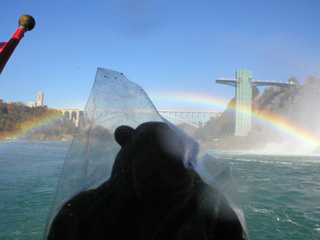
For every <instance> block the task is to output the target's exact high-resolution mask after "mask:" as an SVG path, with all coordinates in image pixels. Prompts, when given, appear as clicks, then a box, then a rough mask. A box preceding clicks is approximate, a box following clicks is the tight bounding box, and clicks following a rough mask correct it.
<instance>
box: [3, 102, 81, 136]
mask: <svg viewBox="0 0 320 240" xmlns="http://www.w3.org/2000/svg"><path fill="white" fill-rule="evenodd" d="M75 132H76V127H75V126H74V124H73V123H72V122H71V121H70V120H69V119H68V118H67V117H66V116H64V115H63V114H62V113H61V112H60V111H58V110H55V109H50V108H48V107H46V106H43V107H40V106H39V107H28V106H26V105H25V104H23V103H20V102H17V103H10V104H9V103H4V102H0V138H27V139H62V138H64V137H66V136H70V135H73V134H74V133H75Z"/></svg>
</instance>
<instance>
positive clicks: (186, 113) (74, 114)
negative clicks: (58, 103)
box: [56, 109, 223, 128]
mask: <svg viewBox="0 0 320 240" xmlns="http://www.w3.org/2000/svg"><path fill="white" fill-rule="evenodd" d="M56 110H58V111H60V112H61V113H62V114H63V115H65V116H66V117H67V118H68V119H70V120H71V121H72V122H73V123H74V125H75V126H76V127H78V126H79V125H80V119H81V117H82V116H83V110H80V109H56ZM158 112H159V114H160V115H161V116H163V117H167V118H171V119H175V120H178V121H181V122H184V123H187V124H189V125H191V126H193V127H195V128H199V127H201V126H203V125H204V124H205V123H206V122H207V121H209V120H210V119H212V118H218V117H220V116H221V114H222V112H223V111H190V110H158Z"/></svg>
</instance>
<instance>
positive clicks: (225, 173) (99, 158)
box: [45, 68, 247, 238]
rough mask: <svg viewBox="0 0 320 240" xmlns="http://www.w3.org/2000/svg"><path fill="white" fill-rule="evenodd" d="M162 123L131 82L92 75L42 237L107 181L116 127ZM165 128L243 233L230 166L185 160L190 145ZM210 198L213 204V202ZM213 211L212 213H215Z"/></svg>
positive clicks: (107, 73)
mask: <svg viewBox="0 0 320 240" xmlns="http://www.w3.org/2000/svg"><path fill="white" fill-rule="evenodd" d="M150 121H157V122H166V120H165V119H163V118H162V117H161V116H160V115H159V114H158V112H157V110H156V108H155V107H154V105H153V103H152V102H151V100H150V99H149V97H148V96H147V94H146V93H145V92H144V91H143V89H142V88H141V87H139V86H138V85H136V84H135V83H132V82H130V81H129V80H128V79H127V78H126V77H125V76H124V75H123V74H122V73H119V72H115V71H111V70H106V69H101V68H99V69H98V71H97V75H96V79H95V83H94V86H93V88H92V91H91V94H90V97H89V100H88V103H87V106H86V108H85V111H84V115H83V118H82V119H81V125H80V127H79V130H78V133H77V134H76V136H75V138H74V140H73V143H72V145H71V147H70V149H69V152H68V155H67V157H66V160H65V164H64V167H63V170H62V173H61V176H60V180H59V183H58V187H57V191H56V195H55V199H54V204H53V208H52V211H51V213H50V215H49V218H48V223H47V229H46V234H45V238H46V237H47V234H48V231H49V229H50V225H51V223H52V221H53V219H54V217H55V216H56V214H57V213H58V212H59V210H60V209H61V207H62V206H63V205H64V204H65V203H66V202H67V201H68V200H69V199H70V198H72V197H73V196H75V195H76V194H77V193H79V192H82V191H86V190H88V189H93V188H96V187H98V186H100V185H101V184H102V183H104V182H105V181H107V180H108V179H109V177H110V174H111V169H112V166H113V163H114V160H115V157H116V155H117V153H118V152H119V150H120V146H119V145H118V143H116V141H115V139H114V132H115V129H116V128H117V127H119V126H121V125H128V126H131V127H132V128H136V127H137V126H139V125H140V124H142V123H144V122H150ZM168 124H169V126H170V128H171V129H173V130H174V131H175V132H176V133H177V134H179V135H180V136H182V139H183V144H184V146H185V147H184V148H185V154H184V156H185V158H186V159H185V160H188V158H190V157H192V158H194V159H195V161H193V162H192V166H191V167H192V168H193V169H194V170H195V171H196V172H197V173H198V174H199V175H200V176H201V178H202V179H203V180H204V181H205V182H207V183H208V184H209V185H211V186H214V188H215V189H219V192H220V193H224V194H225V195H226V197H227V199H228V202H229V204H230V206H231V207H232V208H233V210H234V211H235V212H236V214H237V215H238V218H239V219H240V222H241V224H242V226H243V229H244V231H245V233H246V232H247V230H246V225H245V220H244V215H243V212H242V210H241V209H240V208H239V207H238V206H237V203H236V202H235V201H234V199H236V195H235V194H236V191H235V189H234V187H233V184H232V178H231V174H230V167H229V166H228V165H227V164H225V163H222V162H220V161H219V160H217V159H215V158H213V157H212V156H210V155H208V154H206V153H205V151H203V150H200V153H199V154H198V156H189V155H190V154H192V153H191V150H190V149H192V148H193V147H194V146H195V144H197V143H196V142H195V140H194V139H192V138H190V137H189V136H187V135H186V134H185V133H184V132H182V131H181V130H180V129H178V128H177V127H176V126H174V125H172V124H170V123H168ZM220 197H221V196H220V195H219V194H218V195H217V199H216V200H214V199H212V203H213V204H214V203H215V201H218V200H219V198H220ZM217 211H218V209H216V208H215V209H212V212H213V213H212V214H213V215H214V214H216V212H217Z"/></svg>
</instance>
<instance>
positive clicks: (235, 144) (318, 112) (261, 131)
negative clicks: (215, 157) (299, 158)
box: [194, 77, 320, 149]
mask: <svg viewBox="0 0 320 240" xmlns="http://www.w3.org/2000/svg"><path fill="white" fill-rule="evenodd" d="M234 102H235V99H232V100H231V101H230V103H229V105H228V108H227V109H226V110H225V111H224V113H223V114H222V116H221V117H220V118H219V119H215V120H211V121H209V122H208V123H207V124H206V125H205V126H203V127H202V128H200V129H198V130H197V131H196V133H195V135H194V136H195V137H196V138H197V139H198V140H200V141H202V142H204V143H205V144H207V145H208V146H210V147H217V148H240V149H241V148H244V149H252V148H255V147H261V146H265V145H267V144H268V143H271V142H277V141H278V142H280V141H283V140H284V138H286V137H288V136H284V135H283V133H281V131H279V129H277V128H275V127H274V126H275V125H277V124H278V123H282V125H283V123H284V122H287V123H289V124H290V125H291V124H293V125H295V126H296V127H297V128H299V129H300V130H302V131H304V132H309V133H312V135H313V136H317V137H319V138H320V124H319V122H320V79H316V78H315V77H309V78H308V79H307V82H306V84H304V85H300V84H297V85H296V86H295V87H269V88H265V89H264V91H263V93H262V94H259V91H257V89H256V88H253V104H252V111H253V112H254V113H256V114H258V115H259V116H260V118H264V119H272V121H273V124H269V123H268V122H265V121H261V120H260V119H259V118H256V117H254V116H253V117H252V131H251V132H250V134H249V135H248V136H247V137H242V138H240V137H233V133H234V119H235V114H234V110H233V107H234ZM277 122H278V123H277Z"/></svg>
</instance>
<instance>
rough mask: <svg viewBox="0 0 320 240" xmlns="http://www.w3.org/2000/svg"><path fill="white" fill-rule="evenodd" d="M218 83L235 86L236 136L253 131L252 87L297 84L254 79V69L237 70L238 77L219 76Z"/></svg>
mask: <svg viewBox="0 0 320 240" xmlns="http://www.w3.org/2000/svg"><path fill="white" fill-rule="evenodd" d="M216 83H220V84H225V85H230V86H233V87H235V96H236V119H235V133H234V135H235V136H247V135H248V134H249V132H250V131H251V110H252V87H253V86H257V87H258V86H278V87H289V86H295V85H296V84H295V83H293V82H278V81H268V80H254V79H252V71H248V70H239V71H236V78H218V79H216Z"/></svg>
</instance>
